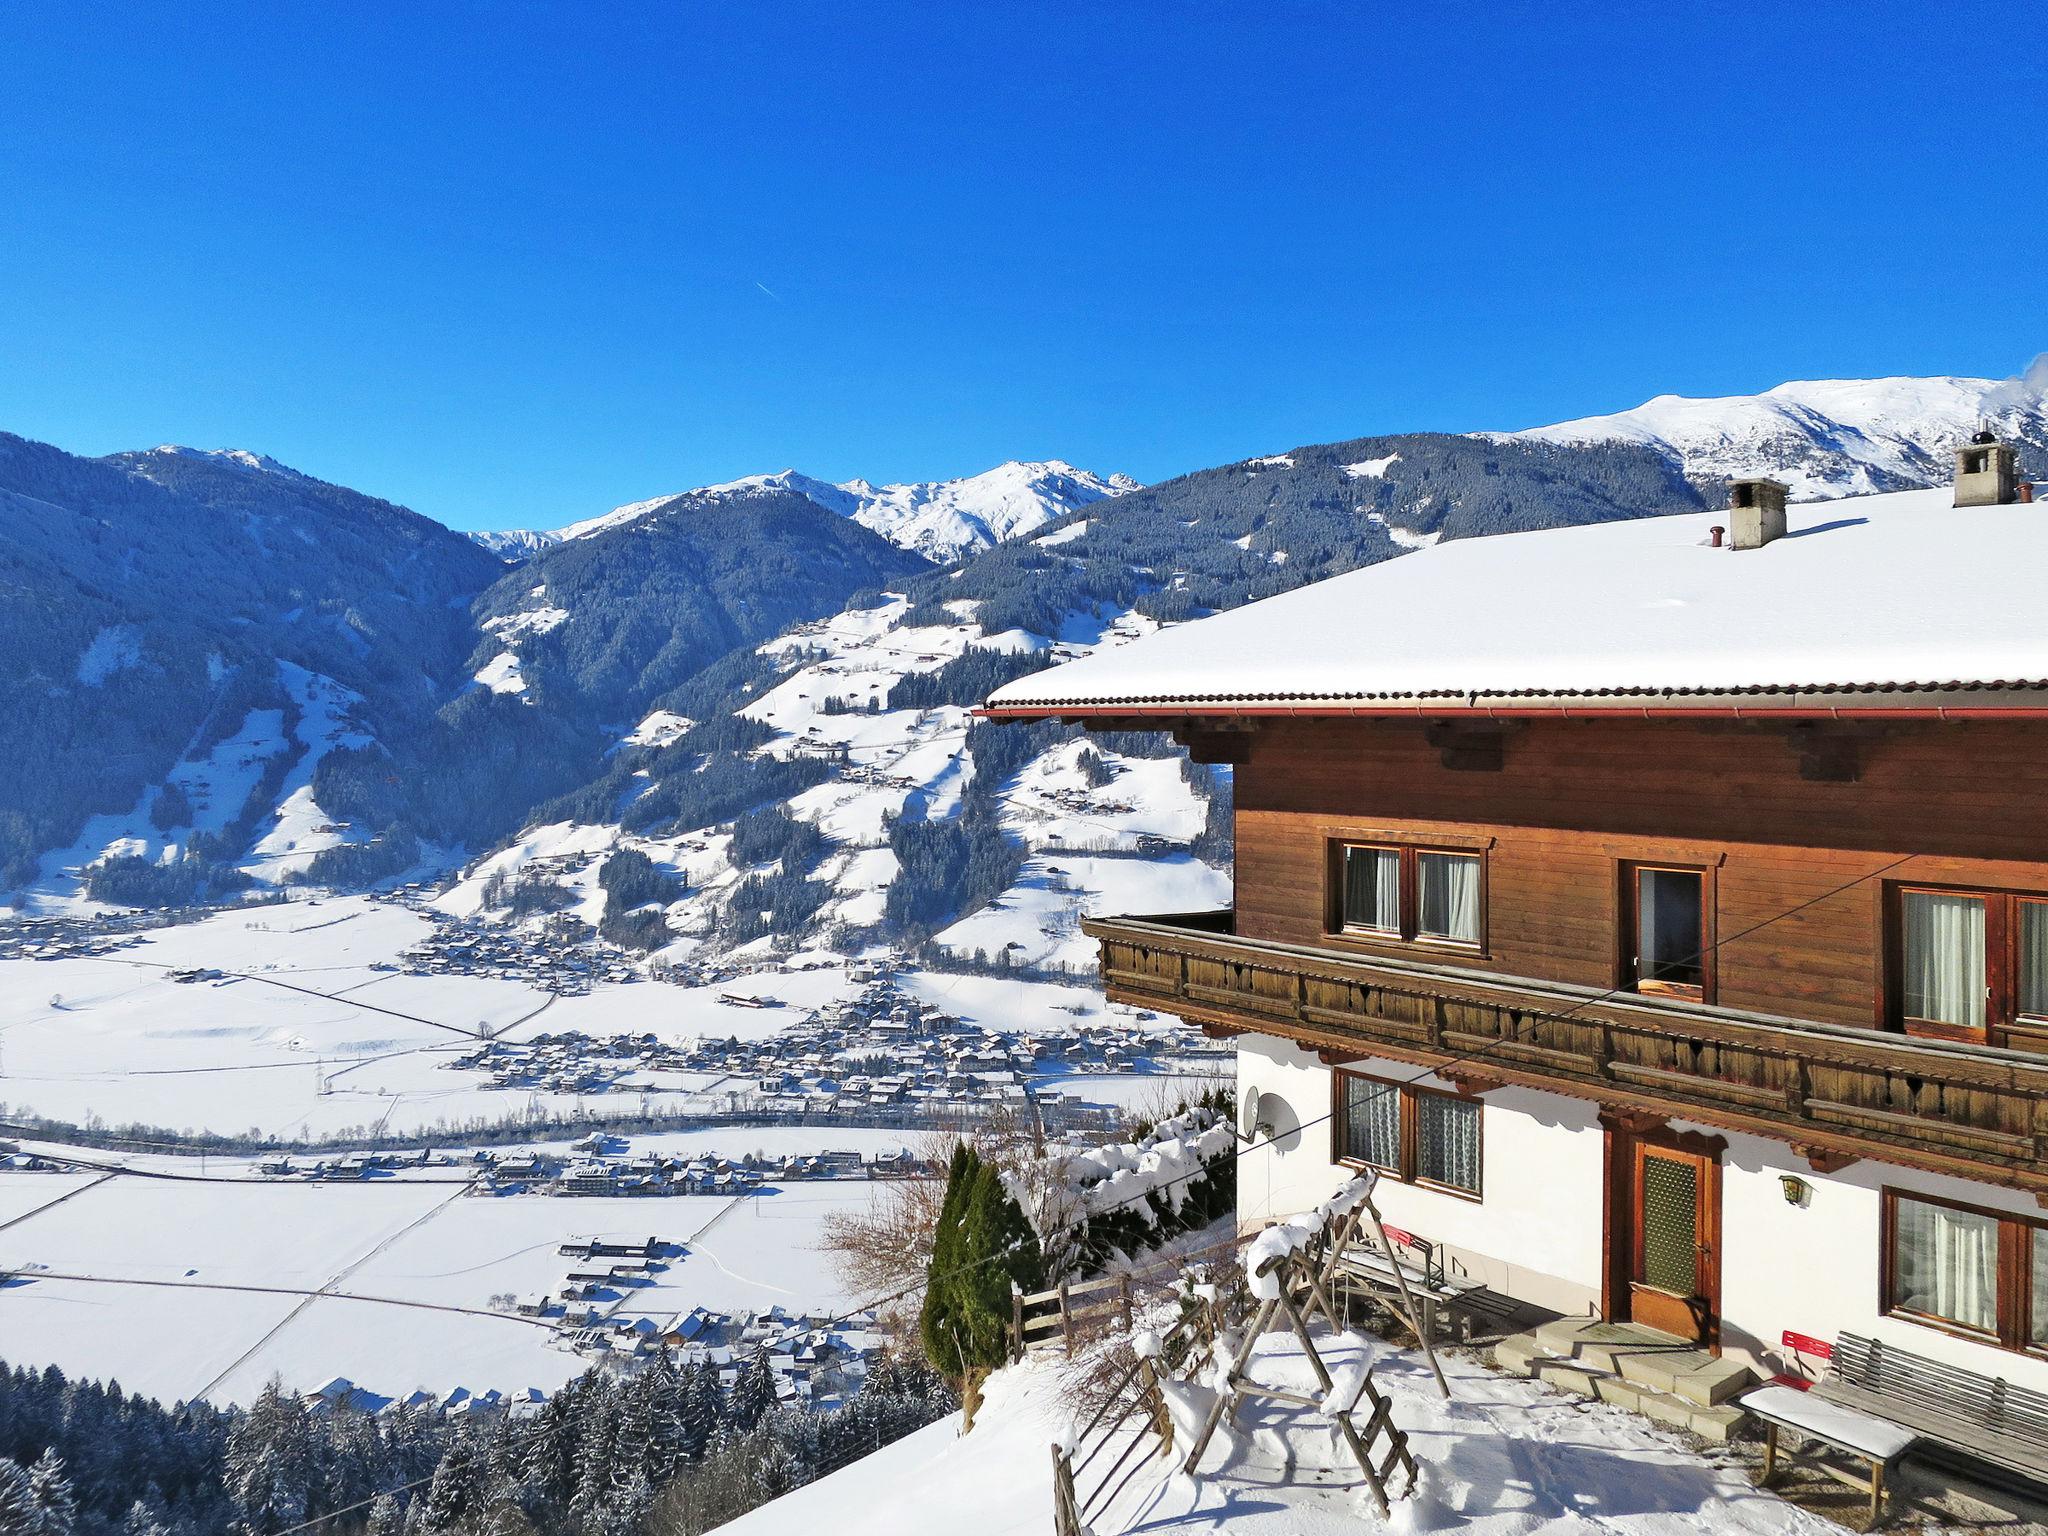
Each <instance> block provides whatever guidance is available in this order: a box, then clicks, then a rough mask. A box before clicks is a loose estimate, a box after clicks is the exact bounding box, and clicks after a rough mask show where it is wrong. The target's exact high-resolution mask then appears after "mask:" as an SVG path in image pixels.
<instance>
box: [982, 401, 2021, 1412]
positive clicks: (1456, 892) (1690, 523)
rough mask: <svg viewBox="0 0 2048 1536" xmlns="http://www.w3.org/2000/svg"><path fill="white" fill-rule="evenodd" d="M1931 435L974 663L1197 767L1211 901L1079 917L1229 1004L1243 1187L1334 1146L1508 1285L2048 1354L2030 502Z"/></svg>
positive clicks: (1904, 1346) (1041, 709)
mask: <svg viewBox="0 0 2048 1536" xmlns="http://www.w3.org/2000/svg"><path fill="white" fill-rule="evenodd" d="M1959 470H1960V471H1961V474H1960V478H1959V481H1958V485H1957V487H1956V490H1955V491H1954V492H1953V493H1951V492H1950V491H1949V490H1946V489H1943V490H1931V491H1909V492H1902V493H1896V494H1886V495H1876V496H1867V497H1859V498H1855V499H1850V500H1842V501H1830V502H1826V503H1820V504H1806V505H1795V506H1790V507H1788V506H1787V505H1786V504H1785V490H1784V487H1782V486H1780V485H1777V484H1775V483H1773V482H1770V481H1738V482H1736V484H1735V485H1734V487H1733V488H1732V492H1731V496H1730V505H1729V507H1728V508H1727V510H1725V511H1716V512H1706V513H1686V514H1682V515H1679V516H1668V517H1656V518H1646V519H1641V520H1636V521H1627V522H1615V523H1608V524H1602V525H1599V526H1592V527H1580V528H1569V529H1562V530H1553V531H1545V532H1535V533H1520V534H1508V535H1501V536H1496V537H1490V538H1475V539H1468V540H1460V541H1455V542H1451V543H1446V544H1441V545H1438V546H1437V547H1435V548H1432V549H1428V550H1425V551H1422V552H1419V553H1416V554H1412V555H1408V556H1405V557H1403V558H1401V559H1399V560H1395V561H1391V562H1388V563H1386V564H1382V565H1377V566H1373V567H1370V568H1368V569H1365V570H1360V571H1356V572H1353V573H1351V574H1349V575H1344V576H1339V577H1336V578H1334V579H1331V580H1328V581H1324V582H1320V583H1317V584H1316V585H1313V586H1310V587H1306V588H1302V589H1299V590H1297V591H1295V592H1292V593H1289V594H1286V595H1283V596H1280V597H1275V598H1272V599H1269V600H1267V601H1264V602H1259V603H1254V604H1251V605H1248V606H1246V607H1244V608H1240V609H1237V610H1234V611H1231V612H1227V613H1223V614H1220V615H1217V616H1215V617H1212V618H1207V619H1203V620H1200V621H1198V622H1194V623H1190V624H1186V625H1182V626H1179V627H1176V628H1172V629H1169V630H1165V631H1161V632H1159V633H1157V634H1155V635H1152V636H1149V637H1147V638H1144V639H1141V640H1138V641H1136V642H1134V643H1132V644H1130V645H1128V646H1125V647H1122V648H1120V649H1114V650H1108V651H1104V652H1101V653H1099V654H1098V655H1095V656H1093V657H1090V658H1087V659H1085V660H1082V661H1078V662H1075V663H1073V664H1071V665H1068V666H1064V667H1058V668H1054V669H1052V670H1050V671H1045V672H1040V673H1037V674H1035V675H1033V676H1031V677H1028V678H1024V679H1021V680H1019V681H1017V682H1013V683H1011V684H1009V685H1007V686H1005V687H1004V688H1002V689H1000V690H999V691H998V692H997V693H995V694H994V695H993V696H992V697H991V698H990V699H989V700H988V702H987V703H986V704H985V705H984V706H983V714H984V715H985V716H986V717H989V718H994V719H1008V720H1048V719H1053V720H1065V721H1070V722H1077V723H1079V724H1081V725H1083V726H1086V727H1088V728H1090V729H1094V730H1103V731H1129V730H1140V729H1143V730H1171V731H1173V732H1174V733H1175V734H1176V736H1177V737H1178V738H1179V739H1180V740H1181V741H1183V742H1184V743H1186V744H1187V745H1188V747H1189V748H1190V750H1191V751H1192V753H1193V755H1194V757H1195V758H1196V760H1197V761H1200V762H1207V763H1227V764H1231V765H1233V767H1234V773H1235V812H1234V814H1235V832H1236V895H1235V905H1234V908H1233V909H1232V910H1229V911H1220V912H1198V913H1175V914H1167V915H1155V916H1130V917H1107V918H1099V919H1095V920H1092V921H1090V922H1089V923H1088V924H1087V925H1086V929H1087V931H1088V933H1089V934H1090V935H1091V936H1092V937H1094V938H1095V939H1097V940H1098V941H1099V942H1100V945H1101V964H1102V975H1103V978H1104V982H1105V985H1106V987H1107V990H1108V993H1109V995H1110V997H1111V998H1112V999H1114V1000H1116V1001H1119V1002H1122V1003H1125V1004H1129V1005H1133V1006H1137V1007H1144V1008H1156V1009H1160V1010H1162V1011H1169V1012H1173V1013H1177V1014H1179V1015H1181V1016H1182V1017H1183V1018H1186V1019H1188V1020H1189V1021H1191V1022H1193V1023H1196V1024H1199V1025H1200V1026H1202V1027H1203V1028H1204V1030H1205V1031H1207V1032H1209V1033H1211V1034H1213V1035H1216V1036H1221V1037H1227V1038H1231V1039H1233V1040H1234V1041H1235V1043H1236V1049H1237V1081H1238V1089H1239V1095H1240V1103H1241V1104H1243V1105H1247V1106H1249V1105H1250V1103H1251V1100H1252V1098H1253V1095H1254V1094H1256V1106H1255V1109H1253V1110H1252V1117H1253V1118H1255V1120H1256V1122H1257V1124H1258V1128H1259V1132H1260V1134H1259V1136H1258V1137H1257V1139H1256V1143H1255V1144H1254V1145H1253V1146H1252V1147H1251V1148H1250V1149H1249V1150H1248V1151H1247V1153H1246V1155H1245V1159H1244V1161H1243V1163H1242V1164H1241V1165H1240V1174H1239V1181H1238V1189H1239V1201H1240V1206H1239V1216H1240V1220H1241V1222H1243V1223H1246V1224H1258V1223H1262V1222H1264V1221H1267V1220H1270V1219H1273V1218H1276V1217H1279V1216H1284V1215H1287V1214H1290V1213H1293V1212H1296V1211H1300V1210H1304V1209H1306V1208H1308V1207H1309V1206H1311V1205H1312V1204H1314V1203H1315V1202H1316V1201H1318V1200H1320V1199H1322V1198H1324V1197H1325V1196H1327V1195H1328V1194H1330V1192H1331V1191H1332V1189H1333V1188H1334V1187H1336V1185H1337V1183H1338V1182H1339V1180H1340V1179H1342V1178H1343V1177H1344V1176H1345V1172H1346V1170H1347V1169H1350V1168H1356V1167H1371V1168H1374V1169H1377V1170H1379V1172H1380V1176H1381V1179H1380V1188H1381V1195H1380V1204H1381V1206H1382V1208H1383V1210H1384V1211H1385V1214H1386V1216H1387V1219H1388V1220H1389V1221H1390V1222H1394V1223H1397V1224H1398V1225H1399V1226H1400V1227H1401V1228H1404V1229H1407V1230H1408V1231H1410V1232H1412V1233H1415V1234H1418V1235H1421V1236H1423V1237H1426V1238H1427V1239H1430V1240H1432V1241H1433V1242H1435V1243H1436V1244H1438V1245H1439V1249H1438V1251H1439V1252H1440V1253H1441V1254H1442V1255H1444V1256H1445V1257H1446V1258H1447V1260H1448V1262H1449V1263H1450V1265H1451V1267H1452V1269H1453V1271H1454V1272H1458V1273H1462V1274H1464V1275H1467V1276H1469V1277H1472V1278H1474V1279H1476V1280H1479V1281H1482V1282H1484V1283H1485V1284H1486V1285H1488V1286H1490V1287H1492V1288H1493V1289H1495V1290H1497V1291H1500V1292H1503V1293H1507V1294H1509V1295H1512V1296H1514V1297H1518V1298H1521V1299H1523V1300H1527V1301H1529V1302H1533V1303H1537V1304H1541V1305H1544V1306H1548V1307H1552V1308H1555V1309H1557V1310H1559V1311H1561V1312H1565V1313H1568V1314H1580V1315H1584V1314H1588V1313H1592V1314H1597V1315H1599V1316H1601V1317H1604V1318H1607V1319H1611V1320H1632V1321H1635V1322H1638V1323H1642V1324H1647V1325H1649V1326H1651V1327H1654V1328H1656V1329H1660V1330H1662V1331H1664V1332H1667V1333H1671V1334H1676V1335H1680V1336H1682V1337H1684V1338H1686V1339H1689V1340H1694V1341H1697V1342H1699V1343H1701V1344H1702V1345H1704V1346H1706V1347H1707V1348H1709V1349H1714V1350H1719V1351H1721V1352H1723V1353H1724V1356H1726V1357H1730V1358H1733V1359H1734V1360H1736V1361H1737V1362H1739V1363H1742V1364H1745V1365H1749V1366H1751V1367H1753V1368H1755V1369H1757V1370H1759V1371H1762V1372H1764V1373H1766V1374H1769V1373H1772V1372H1796V1371H1797V1370H1798V1369H1799V1363H1798V1362H1797V1361H1796V1360H1795V1359H1793V1358H1792V1355H1791V1351H1790V1347H1789V1346H1785V1345H1782V1344H1781V1341H1783V1340H1785V1339H1786V1338H1787V1335H1788V1334H1791V1335H1795V1336H1804V1337H1807V1338H1811V1339H1817V1340H1821V1341H1829V1340H1834V1339H1836V1338H1838V1337H1839V1336H1841V1335H1845V1334H1846V1335H1855V1336H1859V1337H1862V1338H1868V1339H1872V1340H1876V1341H1878V1342H1879V1343H1881V1344H1882V1345H1883V1346H1884V1347H1885V1348H1887V1349H1891V1350H1899V1351H1906V1352H1910V1353H1911V1354H1912V1355H1916V1356H1919V1357H1922V1358H1925V1359H1929V1360H1933V1361H1937V1362H1940V1363H1941V1365H1942V1366H1943V1367H1945V1368H1951V1369H1954V1368H1960V1369H1962V1370H1964V1371H1968V1372H1972V1373H1975V1374H1976V1375H1977V1376H1979V1377H1982V1378H2003V1379H2004V1380H2007V1381H2009V1382H2011V1383H2013V1384H2014V1385H2016V1386H2025V1387H2030V1388H2034V1389H2048V817H2044V816H2043V815H2042V813H2041V806H2042V805H2043V803H2044V796H2048V606H2044V605H2043V603H2042V601H2041V586H2040V573H2041V572H2042V571H2043V570H2048V507H2041V506H2035V505H2031V504H2029V503H2030V501H2031V487H2029V486H2027V485H2025V484H2023V483H2021V482H2020V481H2019V480H2018V478H2017V476H2016V474H2015V473H2014V469H2013V462H2012V451H2011V450H2010V449H2009V448H2007V447H2005V446H2004V445H2002V444H1999V443H1996V442H1993V441H1987V440H1983V439H1980V440H1978V441H1976V442H1973V443H1971V444H1968V445H1966V446H1965V447H1964V449H1962V450H1961V451H1960V453H1959Z"/></svg>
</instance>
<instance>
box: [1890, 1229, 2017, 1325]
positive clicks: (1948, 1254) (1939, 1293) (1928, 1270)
mask: <svg viewBox="0 0 2048 1536" xmlns="http://www.w3.org/2000/svg"><path fill="white" fill-rule="evenodd" d="M1998 1229H1999V1219H1998V1218H1997V1217H1996V1216H1993V1215H1991V1214H1990V1213H1988V1212H1984V1211H1970V1210H1963V1209H1960V1208H1959V1207H1956V1206H1950V1205H1935V1204H1932V1203H1931V1202H1929V1201H1925V1200H1911V1199H1907V1198H1905V1197H1903V1196H1901V1197H1900V1198H1899V1199H1898V1200H1897V1202H1896V1205H1895V1208H1894V1212H1893V1217H1892V1305H1893V1306H1894V1307H1896V1308H1898V1309H1900V1310H1902V1311H1906V1312H1917V1313H1919V1314H1921V1315H1922V1316H1924V1317H1931V1318H1938V1319H1940V1320H1941V1321H1943V1322H1947V1323H1954V1324H1956V1325H1957V1326H1958V1327H1961V1328H1968V1329H1970V1330H1972V1331H1973V1332H1977V1333H1996V1332H1997V1331H1998V1241H1999V1233H1998Z"/></svg>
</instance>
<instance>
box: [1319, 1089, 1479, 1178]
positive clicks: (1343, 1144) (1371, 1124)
mask: <svg viewBox="0 0 2048 1536" xmlns="http://www.w3.org/2000/svg"><path fill="white" fill-rule="evenodd" d="M1336 1078H1337V1084H1336V1091H1337V1115H1336V1117H1335V1122H1334V1123H1335V1126H1336V1131H1335V1135H1334V1137H1333V1140H1334V1142H1335V1146H1334V1148H1333V1156H1334V1157H1335V1159H1336V1160H1337V1161H1338V1162H1346V1163H1365V1164H1368V1165H1370V1166H1371V1167H1374V1168H1378V1169H1380V1170H1382V1171H1383V1172H1385V1173H1387V1174H1389V1175H1391V1176H1392V1177H1394V1178H1397V1179H1400V1180H1401V1181H1402V1182H1404V1183H1408V1184H1431V1185H1435V1186H1437V1187H1438V1188H1441V1189H1448V1190H1455V1191H1457V1192H1459V1193H1461V1194H1468V1195H1477V1194H1478V1193H1479V1174H1480V1162H1479V1126H1480V1120H1479V1111H1480V1104H1479V1100H1477V1099H1468V1098H1464V1097H1462V1096H1461V1095H1458V1094H1454V1093H1442V1092H1439V1091H1437V1090H1436V1089H1433V1088H1416V1087H1412V1086H1410V1085H1409V1084H1406V1083H1390V1082H1386V1081H1385V1080H1383V1079H1381V1078H1377V1077H1367V1076H1365V1075H1364V1074H1362V1073H1358V1072H1339V1073H1337V1074H1336Z"/></svg>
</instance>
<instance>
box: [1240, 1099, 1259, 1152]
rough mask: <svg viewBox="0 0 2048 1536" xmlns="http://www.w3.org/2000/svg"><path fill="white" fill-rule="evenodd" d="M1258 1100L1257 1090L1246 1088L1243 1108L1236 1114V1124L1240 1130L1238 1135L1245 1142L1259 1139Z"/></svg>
mask: <svg viewBox="0 0 2048 1536" xmlns="http://www.w3.org/2000/svg"><path fill="white" fill-rule="evenodd" d="M1259 1099H1260V1094H1259V1090H1258V1089H1256V1088H1247V1089H1246V1090H1245V1091H1244V1107H1243V1109H1242V1110H1241V1111H1240V1112H1239V1114H1238V1124H1239V1125H1240V1126H1241V1127H1242V1129H1241V1130H1240V1131H1239V1133H1238V1134H1239V1135H1241V1136H1242V1137H1243V1138H1244V1139H1245V1140H1246V1141H1257V1140H1258V1139H1259V1131H1260V1130H1261V1126H1260V1124H1259Z"/></svg>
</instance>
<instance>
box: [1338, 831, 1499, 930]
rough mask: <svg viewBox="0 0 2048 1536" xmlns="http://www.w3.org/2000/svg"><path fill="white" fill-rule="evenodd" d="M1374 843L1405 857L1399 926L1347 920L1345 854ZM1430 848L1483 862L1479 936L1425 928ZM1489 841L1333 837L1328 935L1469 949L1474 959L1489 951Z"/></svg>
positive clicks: (1383, 850)
mask: <svg viewBox="0 0 2048 1536" xmlns="http://www.w3.org/2000/svg"><path fill="white" fill-rule="evenodd" d="M1353 848H1361V849H1370V850H1372V851H1374V852H1378V853H1394V854H1398V855H1400V859H1401V880H1400V887H1401V894H1400V903H1401V920H1400V926H1399V927H1398V929H1395V928H1367V927H1364V926H1362V925H1353V924H1350V923H1347V922H1346V921H1345V919H1344V856H1345V854H1346V853H1347V852H1348V851H1349V850H1351V849H1353ZM1425 853H1435V854H1444V855H1447V856H1449V857H1452V858H1460V859H1471V860H1474V861H1475V862H1476V863H1477V864H1478V865H1479V937H1478V938H1477V939H1476V940H1475V939H1447V938H1440V937H1437V936H1435V935H1432V934H1425V933H1423V932H1421V929H1420V923H1421V913H1422V883H1421V877H1420V875H1419V873H1418V871H1419V869H1420V859H1421V856H1422V855H1423V854H1425ZM1486 854H1487V850H1486V848H1485V847H1473V846H1471V845H1469V844H1463V845H1461V844H1457V843H1443V842H1434V841H1430V840H1427V839H1419V840H1415V841H1408V840H1395V839H1392V838H1380V837H1333V838H1331V839H1330V840H1329V847H1328V850H1327V854H1326V857H1325V859H1324V878H1323V884H1324V890H1325V896H1324V901H1323V937H1324V938H1325V939H1328V940H1331V941H1333V942H1336V943H1340V944H1354V945H1361V946H1370V945H1382V946H1386V945H1399V946H1400V947H1402V948H1403V949H1420V950H1428V951H1431V952H1434V953H1440V954H1450V955H1467V956H1471V957H1473V958H1475V959H1484V958H1486V956H1487V953H1488V948H1487V933H1488V925H1489V916H1490V913H1489V901H1490V888H1491V885H1492V871H1491V870H1490V869H1489V867H1488V866H1489V864H1490V863H1491V861H1490V860H1489V859H1488V858H1487V856H1486Z"/></svg>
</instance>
